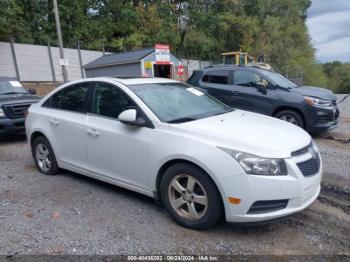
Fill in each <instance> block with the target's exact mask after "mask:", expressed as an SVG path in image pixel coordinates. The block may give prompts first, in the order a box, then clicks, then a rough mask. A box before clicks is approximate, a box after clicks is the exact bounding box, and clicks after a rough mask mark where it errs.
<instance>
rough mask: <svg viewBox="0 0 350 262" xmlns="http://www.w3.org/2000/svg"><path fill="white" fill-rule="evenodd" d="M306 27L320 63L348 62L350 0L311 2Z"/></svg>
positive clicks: (317, 0) (349, 54)
mask: <svg viewBox="0 0 350 262" xmlns="http://www.w3.org/2000/svg"><path fill="white" fill-rule="evenodd" d="M307 25H308V28H309V31H310V35H311V39H312V43H313V45H314V47H315V48H316V57H317V60H318V61H320V62H328V61H334V60H340V61H342V62H350V0H312V4H311V7H310V9H309V10H308V20H307Z"/></svg>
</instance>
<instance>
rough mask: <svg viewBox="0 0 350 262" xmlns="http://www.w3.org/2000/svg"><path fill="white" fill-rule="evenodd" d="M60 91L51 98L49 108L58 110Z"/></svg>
mask: <svg viewBox="0 0 350 262" xmlns="http://www.w3.org/2000/svg"><path fill="white" fill-rule="evenodd" d="M61 97H62V90H61V91H58V92H57V93H56V94H54V95H53V96H52V97H51V108H60V103H61Z"/></svg>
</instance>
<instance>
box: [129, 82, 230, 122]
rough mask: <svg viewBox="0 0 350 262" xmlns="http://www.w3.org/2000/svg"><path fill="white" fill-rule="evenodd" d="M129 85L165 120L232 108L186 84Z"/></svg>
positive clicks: (225, 110) (191, 116) (192, 116)
mask: <svg viewBox="0 0 350 262" xmlns="http://www.w3.org/2000/svg"><path fill="white" fill-rule="evenodd" d="M129 88H130V90H131V91H133V92H134V93H135V94H136V95H137V96H138V97H139V98H140V99H141V100H142V101H143V102H144V103H145V104H146V105H147V106H148V107H149V108H150V110H152V111H153V112H154V114H155V115H156V116H157V117H158V118H159V119H160V120H161V121H163V122H168V123H180V122H186V121H191V120H196V119H200V118H204V117H209V116H213V115H218V114H223V113H226V112H229V111H232V110H231V109H230V108H229V107H227V106H226V105H224V104H222V103H221V102H219V101H217V100H215V99H213V98H212V97H211V96H208V95H206V94H204V93H202V92H201V91H199V90H198V89H196V88H193V87H191V86H189V85H186V84H183V83H152V84H138V85H130V86H129Z"/></svg>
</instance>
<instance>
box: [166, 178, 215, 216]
mask: <svg viewBox="0 0 350 262" xmlns="http://www.w3.org/2000/svg"><path fill="white" fill-rule="evenodd" d="M168 196H169V201H170V204H171V206H172V207H173V209H174V210H175V212H176V213H177V214H178V215H179V216H181V217H183V218H186V219H189V220H198V219H200V218H201V217H203V216H204V215H205V213H206V211H207V208H208V197H207V193H206V192H205V190H204V187H203V186H202V185H201V183H200V182H199V181H198V180H197V179H195V178H194V177H193V176H190V175H187V174H180V175H177V176H175V177H174V178H173V179H172V180H171V182H170V184H169V189H168Z"/></svg>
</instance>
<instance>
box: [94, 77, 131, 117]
mask: <svg viewBox="0 0 350 262" xmlns="http://www.w3.org/2000/svg"><path fill="white" fill-rule="evenodd" d="M135 107H136V105H135V103H134V102H133V101H132V100H131V98H130V97H129V96H128V95H127V94H125V93H124V92H123V91H122V90H120V89H119V88H118V87H116V86H113V85H110V84H106V83H97V84H96V87H95V94H94V101H93V107H92V112H93V113H94V114H97V115H101V116H107V117H111V118H117V117H118V116H119V114H120V113H121V112H123V111H125V110H127V109H131V108H135Z"/></svg>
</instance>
